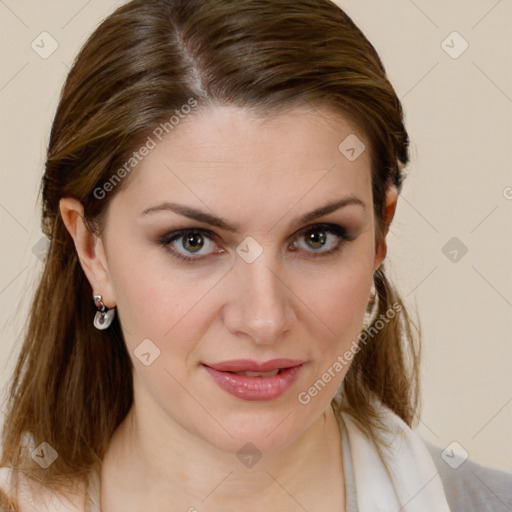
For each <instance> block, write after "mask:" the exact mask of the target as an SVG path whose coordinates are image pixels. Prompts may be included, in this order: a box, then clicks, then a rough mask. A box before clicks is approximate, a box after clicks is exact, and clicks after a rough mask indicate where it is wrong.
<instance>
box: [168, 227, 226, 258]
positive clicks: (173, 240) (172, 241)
mask: <svg viewBox="0 0 512 512" xmlns="http://www.w3.org/2000/svg"><path fill="white" fill-rule="evenodd" d="M214 236H215V235H214V234H213V233H212V232H210V231H208V230H205V229H188V230H187V229H182V230H180V231H174V232H172V233H168V234H167V235H164V236H163V237H162V238H161V239H160V240H159V243H160V245H163V246H164V247H167V248H169V250H170V251H171V254H172V256H174V257H175V258H178V259H180V260H183V261H194V260H202V259H203V258H205V257H207V256H208V251H207V250H206V251H203V252H201V251H202V249H203V248H204V247H206V248H208V246H210V248H214V247H215V243H213V241H212V238H213V237H214ZM182 251H185V252H182ZM215 252H217V253H220V252H224V251H223V250H217V251H215ZM204 253H206V254H204ZM190 254H198V255H199V256H192V257H191V256H189V255H190Z"/></svg>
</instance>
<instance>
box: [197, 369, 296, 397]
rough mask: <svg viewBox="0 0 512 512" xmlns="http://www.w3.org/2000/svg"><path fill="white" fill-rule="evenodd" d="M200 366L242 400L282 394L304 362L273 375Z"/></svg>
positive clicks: (223, 387)
mask: <svg viewBox="0 0 512 512" xmlns="http://www.w3.org/2000/svg"><path fill="white" fill-rule="evenodd" d="M202 366H203V368H204V369H205V370H206V371H207V372H208V373H209V374H210V375H211V376H212V378H213V380H214V381H215V382H216V383H217V384H218V385H219V386H220V387H221V388H222V389H223V390H224V391H227V392H228V393H230V394H231V395H233V396H236V397H237V398H242V399H243V400H252V401H256V400H271V399H272V398H277V397H278V396H280V395H282V394H283V393H284V392H285V391H286V390H287V389H288V388H289V387H290V386H291V385H292V384H293V382H294V381H295V379H296V378H297V375H298V373H299V372H300V370H301V369H302V367H303V366H304V364H300V365H298V366H294V367H293V368H285V369H283V370H281V373H279V374H277V375H274V376H273V377H245V376H242V375H235V374H234V373H229V372H221V371H218V370H215V369H213V368H210V367H209V366H206V365H202Z"/></svg>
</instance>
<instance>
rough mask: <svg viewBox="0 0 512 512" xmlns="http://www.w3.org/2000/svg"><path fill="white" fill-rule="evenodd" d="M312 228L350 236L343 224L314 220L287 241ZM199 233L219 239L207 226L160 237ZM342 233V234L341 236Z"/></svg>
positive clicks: (339, 235)
mask: <svg viewBox="0 0 512 512" xmlns="http://www.w3.org/2000/svg"><path fill="white" fill-rule="evenodd" d="M312 228H320V229H321V228H323V229H325V231H331V233H333V234H335V235H336V236H338V237H339V238H341V239H345V240H351V239H352V237H351V236H350V235H349V234H348V230H347V228H345V227H344V226H341V225H339V224H334V223H332V222H330V223H329V222H316V223H312V224H308V225H307V226H304V227H302V228H300V229H298V230H297V231H295V232H294V233H292V234H291V235H290V236H289V237H287V239H286V240H287V242H289V241H292V240H294V239H295V238H297V237H298V236H300V235H302V234H303V233H304V232H307V231H309V230H311V229H312ZM335 230H338V231H341V232H342V233H335V232H334V231H335ZM191 232H192V233H200V234H205V235H207V236H208V238H210V239H211V240H212V241H215V240H216V239H219V238H220V236H219V235H218V234H217V233H215V232H214V231H212V230H211V229H208V228H200V227H191V228H181V229H175V230H173V231H169V232H168V233H166V234H164V235H163V236H162V237H160V239H168V240H169V242H168V243H171V241H176V240H179V239H180V238H181V237H183V236H185V235H186V234H187V233H191ZM343 235H344V236H343Z"/></svg>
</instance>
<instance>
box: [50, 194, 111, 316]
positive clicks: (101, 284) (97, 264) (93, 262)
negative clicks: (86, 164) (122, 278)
mask: <svg viewBox="0 0 512 512" xmlns="http://www.w3.org/2000/svg"><path fill="white" fill-rule="evenodd" d="M59 208H60V213H61V216H62V220H63V222H64V225H65V226H66V229H67V230H68V231H69V234H70V235H71V237H72V238H73V241H74V243H75V248H76V252H77V254H78V259H79V260H80V265H81V266H82V269H83V271H84V273H85V275H86V277H87V279H88V281H89V283H90V285H91V288H92V290H93V294H94V295H101V296H102V297H103V303H104V304H105V306H107V308H111V307H114V306H115V298H114V293H113V290H112V286H111V283H110V278H109V274H108V268H107V259H106V256H105V250H104V246H103V241H102V240H101V238H100V237H98V236H97V235H95V234H93V233H92V232H91V231H90V230H89V228H88V227H87V225H86V224H85V220H84V209H83V206H82V204H81V203H80V201H78V200H76V199H73V198H70V197H65V198H62V199H61V200H60V202H59ZM91 299H92V297H91Z"/></svg>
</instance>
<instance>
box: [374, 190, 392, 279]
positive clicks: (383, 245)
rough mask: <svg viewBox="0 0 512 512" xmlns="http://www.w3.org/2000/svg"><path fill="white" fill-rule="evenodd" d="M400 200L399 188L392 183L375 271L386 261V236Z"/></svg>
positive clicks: (388, 192) (388, 191) (377, 251)
mask: <svg viewBox="0 0 512 512" xmlns="http://www.w3.org/2000/svg"><path fill="white" fill-rule="evenodd" d="M397 200H398V191H397V188H396V187H395V186H394V185H391V186H390V187H388V189H387V191H386V205H385V210H384V226H383V230H382V235H381V239H380V242H379V244H378V245H377V248H376V251H375V262H374V267H373V271H374V272H375V271H376V270H377V269H378V268H379V267H380V265H381V264H382V262H383V261H384V258H385V257H386V253H387V250H388V248H387V245H386V236H387V234H388V230H389V225H390V224H391V221H392V220H393V217H394V216H395V211H396V203H397Z"/></svg>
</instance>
